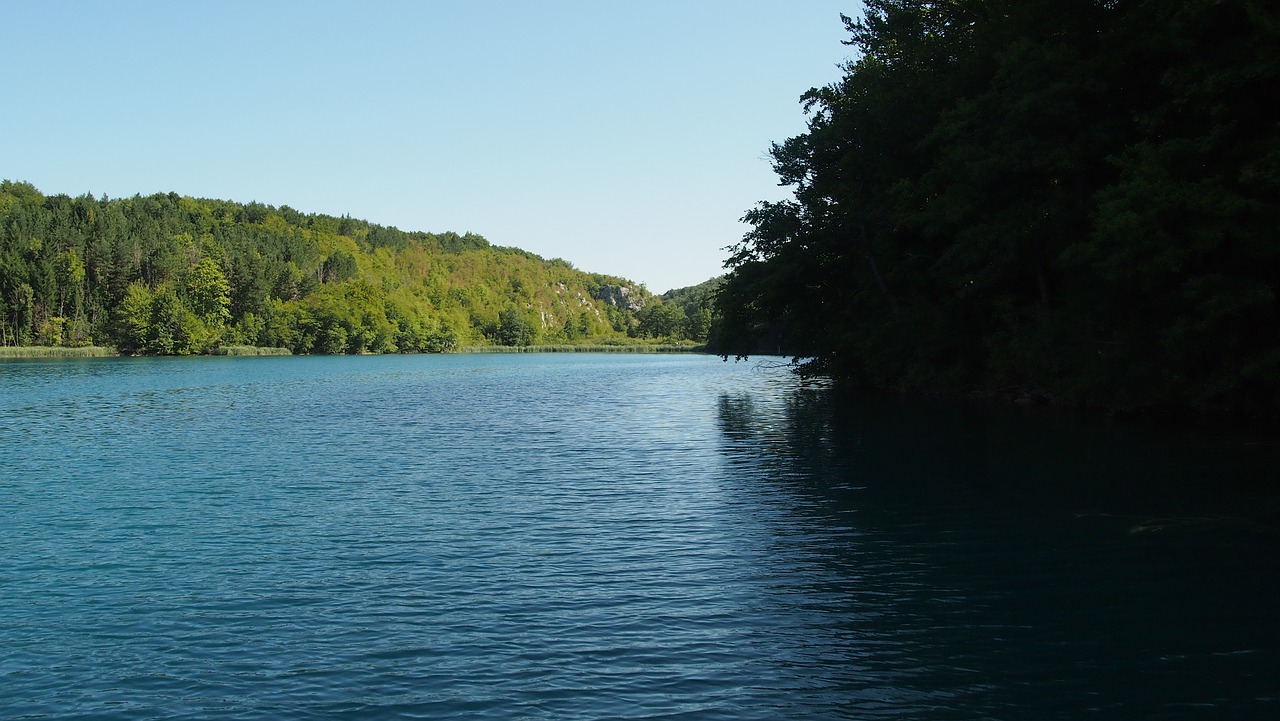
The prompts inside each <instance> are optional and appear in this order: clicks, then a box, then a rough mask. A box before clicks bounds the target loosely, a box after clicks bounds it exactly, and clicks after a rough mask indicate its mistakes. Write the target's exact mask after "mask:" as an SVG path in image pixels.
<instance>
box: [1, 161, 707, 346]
mask: <svg viewBox="0 0 1280 721" xmlns="http://www.w3.org/2000/svg"><path fill="white" fill-rule="evenodd" d="M716 284H717V281H716V280H712V281H708V282H706V283H703V284H700V285H698V286H693V287H690V288H682V289H677V290H673V291H669V292H668V293H666V294H663V295H658V294H655V293H652V292H650V291H649V290H648V289H647V288H646V287H645V286H644V285H643V284H641V283H637V282H634V281H631V280H628V279H626V278H623V277H620V276H614V275H605V274H601V273H592V272H587V271H583V270H579V269H577V268H575V267H574V266H573V264H572V263H569V262H568V261H566V260H563V259H560V258H551V259H545V258H542V257H541V256H538V255H535V254H533V253H530V252H527V251H524V250H521V249H519V248H510V247H503V246H497V245H492V244H490V243H489V241H487V240H486V239H484V238H483V237H481V236H479V235H475V234H473V233H467V234H463V235H459V234H457V233H454V232H447V231H446V232H438V233H432V232H425V231H404V230H400V229H398V228H395V227H388V226H382V225H378V224H376V223H371V222H369V221H365V220H360V219H356V218H351V217H349V216H345V215H344V216H341V217H337V216H331V215H324V214H320V213H303V212H299V211H297V210H294V209H293V208H290V207H288V206H283V205H282V206H279V207H276V206H271V205H265V204H262V203H258V202H249V203H239V202H235V201H230V200H214V199H207V198H193V197H189V196H183V195H179V194H177V193H156V194H153V195H148V196H142V195H135V196H134V197H132V198H107V197H106V196H102V197H94V196H93V195H88V194H86V195H83V196H80V197H75V198H73V197H70V196H68V195H61V194H59V195H47V196H46V195H45V194H43V193H41V192H40V191H39V190H37V189H36V188H35V187H34V186H32V185H31V184H30V183H24V182H20V181H10V180H4V181H0V346H3V347H32V346H46V347H70V348H74V347H80V346H114V347H115V348H117V349H119V352H120V353H121V354H124V355H158V356H159V355H210V354H214V353H218V354H243V353H256V352H255V351H246V350H243V349H245V348H264V347H265V348H281V349H287V350H288V352H290V353H292V354H296V355H342V354H350V355H365V354H379V353H442V352H455V351H457V350H458V349H460V348H470V347H487V346H509V347H528V346H540V347H554V348H561V347H569V346H579V345H588V346H591V345H598V346H613V345H615V344H617V345H631V344H638V345H647V344H663V343H669V344H680V345H683V344H692V345H702V344H707V343H708V342H709V341H710V337H711V335H712V334H713V328H712V326H713V320H714V319H713V315H712V309H711V298H712V297H713V295H714V290H715V287H716ZM221 348H227V349H229V350H227V351H221V350H220V349H221ZM277 352H278V351H277ZM22 353H31V351H22Z"/></svg>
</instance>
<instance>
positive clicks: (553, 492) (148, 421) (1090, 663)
mask: <svg viewBox="0 0 1280 721" xmlns="http://www.w3.org/2000/svg"><path fill="white" fill-rule="evenodd" d="M1278 460H1280V447H1278V445H1277V443H1276V440H1275V438H1274V429H1262V430H1249V429H1233V428H1229V427H1226V426H1223V425H1218V426H1212V427H1204V428H1198V429H1194V430H1189V429H1186V428H1178V427H1161V426H1160V425H1157V424H1151V423H1138V422H1123V421H1117V420H1111V419H1106V418H1098V417H1089V418H1080V417H1077V416H1073V415H1071V414H1067V413H1063V412H1060V411H1056V410H1051V409H1044V408H1021V407H975V406H966V405H959V404H924V403H917V402H910V401H904V400H897V399H885V398H870V397H866V398H860V397H852V398H850V397H845V396H843V395H839V394H836V393H835V392H834V391H832V390H831V389H829V388H826V387H824V386H822V385H820V384H813V385H806V384H804V383H802V382H801V381H799V380H797V379H796V378H795V377H793V376H792V375H791V374H790V373H789V372H788V371H787V370H786V369H785V368H784V367H781V366H780V365H779V364H778V363H777V362H776V361H775V362H765V363H760V362H756V361H751V362H747V363H736V364H735V363H732V362H730V363H724V362H722V361H721V360H720V359H718V358H714V357H707V356H699V355H592V354H563V355H554V354H548V355H536V354H522V355H440V356H374V357H285V358H278V357H273V358H185V359H165V358H149V359H131V358H118V359H117V358H112V359H92V360H16V361H7V362H2V363H0V509H3V510H2V511H0V544H3V546H2V548H3V553H2V554H0V649H3V651H2V652H0V718H6V719H20V718H24V719H95V720H99V719H108V720H110V719H184V718H188V719H194V718H200V719H205V718H209V719H343V718H349V719H391V718H431V719H461V718H467V719H477V718H479V719H485V718H488V719H604V718H619V719H642V718H643V719H735V720H736V719H1080V718H1089V719H1106V720H1111V719H1115V720H1117V721H1119V720H1121V719H1124V720H1125V721H1129V720H1131V719H1206V720H1207V719H1214V720H1219V719H1259V718H1275V717H1277V716H1278V715H1280V600H1277V599H1280V521H1278V519H1280V497H1278V495H1277V489H1278V488H1280V470H1278V469H1280V465H1278V464H1277V461H1278Z"/></svg>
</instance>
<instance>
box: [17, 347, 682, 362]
mask: <svg viewBox="0 0 1280 721" xmlns="http://www.w3.org/2000/svg"><path fill="white" fill-rule="evenodd" d="M706 352H707V347H706V346H705V345H681V344H674V343H666V344H662V343H660V344H653V345H646V344H640V343H637V344H634V345H601V344H583V345H567V344H565V345H529V346H504V345H494V346H466V347H462V348H458V349H457V350H453V351H449V352H448V353H412V354H399V353H369V354H362V355H456V354H476V353H706ZM122 355H125V354H122V353H120V352H119V351H118V350H116V349H115V348H113V347H111V346H83V347H79V348H66V347H61V346H0V360H3V359H7V358H112V357H117V356H122ZM209 355H215V356H285V355H293V353H291V352H290V351H289V349H288V348H269V347H259V346H219V347H218V348H215V349H214V350H213V352H212V353H210V354H209ZM308 355H327V354H323V353H314V354H308ZM333 355H348V354H345V353H339V354H333ZM140 357H149V358H162V357H172V358H177V357H187V358H198V357H201V356H200V355H198V354H197V355H187V356H140ZM206 357H207V356H206Z"/></svg>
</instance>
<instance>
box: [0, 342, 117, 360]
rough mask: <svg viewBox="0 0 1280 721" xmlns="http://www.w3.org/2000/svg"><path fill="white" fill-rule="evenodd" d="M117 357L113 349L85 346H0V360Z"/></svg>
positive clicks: (100, 346)
mask: <svg viewBox="0 0 1280 721" xmlns="http://www.w3.org/2000/svg"><path fill="white" fill-rule="evenodd" d="M114 355H119V353H118V352H117V351H116V349H115V348H112V347H110V346H102V345H87V346H83V347H80V348H64V347H61V346H40V345H36V346H0V358H105V357H108V356H114Z"/></svg>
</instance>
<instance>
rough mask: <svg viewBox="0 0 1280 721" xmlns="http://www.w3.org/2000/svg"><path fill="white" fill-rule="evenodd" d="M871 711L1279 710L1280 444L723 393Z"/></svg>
mask: <svg viewBox="0 0 1280 721" xmlns="http://www.w3.org/2000/svg"><path fill="white" fill-rule="evenodd" d="M718 422H719V427H720V431H721V435H722V452H723V455H724V456H725V458H726V460H727V463H728V466H729V469H730V477H731V478H732V479H733V480H732V481H731V482H732V483H733V485H734V488H733V491H734V492H735V493H737V494H741V495H742V497H743V498H745V499H746V500H745V501H744V502H745V503H747V504H753V511H752V512H753V514H754V515H755V516H757V517H758V518H763V519H766V521H767V522H768V524H769V525H770V530H771V532H772V533H774V535H775V536H776V537H777V538H778V539H779V540H778V543H779V546H780V547H781V548H783V549H784V550H783V551H782V554H781V555H782V556H783V557H785V558H787V559H790V561H792V562H794V563H795V564H797V565H796V568H797V569H799V570H793V571H792V572H791V573H789V574H786V573H785V572H784V575H787V578H788V580H787V581H786V583H784V584H780V585H779V586H778V587H776V588H775V589H773V590H774V592H775V593H776V594H778V595H779V597H782V595H783V594H786V593H800V594H803V595H805V596H806V597H809V598H820V599H823V600H822V601H820V602H818V603H817V604H815V605H813V606H812V607H810V608H809V609H808V611H810V612H811V614H812V615H811V616H810V617H809V620H808V621H806V623H809V624H812V625H815V626H821V627H824V628H825V629H826V631H827V633H826V635H825V636H823V637H822V638H824V641H823V645H824V648H823V649H822V650H821V652H815V654H818V655H821V656H822V657H823V658H825V659H826V660H827V661H826V662H824V664H823V665H822V666H821V667H820V668H819V667H815V668H811V669H809V670H808V672H809V673H810V674H812V675H813V676H814V677H815V678H817V679H818V680H819V682H820V684H821V685H823V687H824V688H825V689H826V690H827V691H830V692H834V693H839V694H842V695H844V696H845V697H846V698H850V699H853V700H854V702H853V706H852V707H851V708H850V709H849V710H848V715H849V717H853V718H858V717H867V716H873V715H874V716H888V717H903V718H908V717H909V718H1080V717H1083V716H1086V715H1088V716H1089V717H1091V718H1105V719H1113V718H1114V719H1130V718H1212V719H1223V718H1241V719H1244V718H1262V717H1268V716H1269V715H1272V714H1274V713H1275V712H1276V710H1277V709H1280V692H1277V690H1276V686H1275V679H1277V678H1280V614H1278V613H1277V608H1280V606H1277V604H1276V600H1275V599H1276V598H1278V597H1280V494H1278V492H1277V489H1280V483H1278V482H1277V478H1278V476H1277V474H1278V470H1277V469H1280V464H1277V460H1280V444H1278V443H1277V442H1276V440H1275V439H1274V438H1273V437H1271V436H1269V435H1268V433H1267V431H1265V430H1264V431H1257V430H1233V429H1227V428H1215V429H1201V430H1197V431H1192V430H1186V429H1181V430H1180V429H1171V428H1162V427H1158V426H1155V425H1143V424H1138V423H1121V422H1115V421H1111V420H1108V419H1099V418H1081V417H1077V416H1073V415H1067V414H1060V413H1056V412H1054V411H1047V410H1045V409H1036V408H1033V409H1024V408H1017V407H1009V408H1004V407H974V406H963V405H955V406H948V405H930V404H924V403H916V402H909V401H903V400H899V399H885V398H836V397H835V396H834V394H833V392H831V391H830V390H829V389H824V388H801V389H795V390H792V391H788V392H779V393H777V394H775V395H773V396H766V397H761V396H758V395H748V394H741V395H734V394H725V395H722V396H721V397H720V399H719V406H718Z"/></svg>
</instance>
